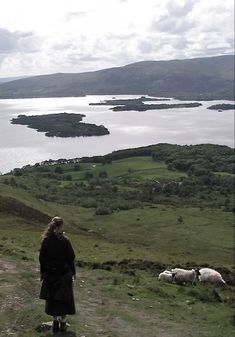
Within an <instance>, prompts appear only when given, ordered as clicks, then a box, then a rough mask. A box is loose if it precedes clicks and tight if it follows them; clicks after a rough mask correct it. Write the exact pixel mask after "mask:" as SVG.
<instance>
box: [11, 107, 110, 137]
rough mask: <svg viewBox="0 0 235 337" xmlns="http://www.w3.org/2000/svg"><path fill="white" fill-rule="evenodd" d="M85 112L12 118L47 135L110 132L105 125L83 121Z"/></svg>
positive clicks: (80, 134) (13, 122)
mask: <svg viewBox="0 0 235 337" xmlns="http://www.w3.org/2000/svg"><path fill="white" fill-rule="evenodd" d="M83 117H85V115H83V114H73V113H66V112H64V113H58V114H49V115H41V116H40V115H37V116H26V115H19V116H18V117H17V118H13V119H12V120H11V123H12V124H20V125H27V126H28V127H29V128H32V129H36V130H37V131H38V132H45V135H46V136H47V137H90V136H103V135H107V134H109V130H108V129H107V128H106V127H104V126H103V125H96V124H89V123H82V122H81V121H82V119H83Z"/></svg>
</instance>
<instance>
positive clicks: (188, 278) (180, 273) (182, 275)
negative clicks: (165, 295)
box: [171, 268, 198, 285]
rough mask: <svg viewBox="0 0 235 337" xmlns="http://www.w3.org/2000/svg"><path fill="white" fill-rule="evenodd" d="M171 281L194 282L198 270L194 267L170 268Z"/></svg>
mask: <svg viewBox="0 0 235 337" xmlns="http://www.w3.org/2000/svg"><path fill="white" fill-rule="evenodd" d="M171 272H172V276H173V281H174V282H176V283H191V284H192V285H193V284H195V281H196V279H197V275H198V272H197V271H196V270H195V269H191V270H186V269H182V268H174V269H172V270H171Z"/></svg>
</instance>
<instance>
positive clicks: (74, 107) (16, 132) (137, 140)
mask: <svg viewBox="0 0 235 337" xmlns="http://www.w3.org/2000/svg"><path fill="white" fill-rule="evenodd" d="M136 97H140V96H133V95H128V96H123V95H122V96H120V95H118V96H116V98H136ZM111 98H112V96H86V97H66V98H33V99H14V100H13V99H9V100H0V158H1V161H0V172H2V173H5V172H8V171H9V170H11V169H13V168H15V167H21V166H23V165H27V164H34V163H36V162H40V161H43V160H47V159H59V158H74V157H82V156H92V155H103V154H106V153H109V152H112V151H114V150H118V149H124V148H131V147H139V146H145V145H150V144H157V143H171V144H202V143H212V144H220V145H228V146H230V147H234V111H233V110H228V111H223V112H218V111H216V110H208V109H206V108H207V107H208V106H210V105H212V104H217V103H222V101H210V102H201V103H202V104H203V105H202V106H201V107H198V108H183V109H167V110H150V111H144V112H137V111H123V112H113V111H111V110H109V108H110V107H108V106H89V103H91V102H99V101H100V100H104V99H111ZM187 102H190V101H187ZM151 103H154V102H151ZM156 103H164V102H156ZM165 103H169V104H171V103H182V101H177V100H175V99H171V100H170V101H168V102H167V101H166V102H165ZM223 103H233V104H234V102H228V101H223ZM60 112H68V113H83V114H85V115H86V117H85V118H84V119H83V121H84V122H87V123H95V124H98V125H101V124H102V125H104V126H106V127H107V128H108V129H109V131H110V135H105V136H99V137H79V138H56V137H54V138H50V137H46V136H45V135H44V133H42V132H37V131H36V130H34V129H30V128H27V127H26V126H23V125H13V124H11V123H10V120H11V119H12V118H13V117H16V116H18V115H19V114H25V115H41V114H49V113H60Z"/></svg>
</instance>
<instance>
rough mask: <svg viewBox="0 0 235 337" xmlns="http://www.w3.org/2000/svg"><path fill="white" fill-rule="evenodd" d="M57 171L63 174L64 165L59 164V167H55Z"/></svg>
mask: <svg viewBox="0 0 235 337" xmlns="http://www.w3.org/2000/svg"><path fill="white" fill-rule="evenodd" d="M55 173H59V174H62V173H63V169H62V167H60V166H57V167H56V168H55Z"/></svg>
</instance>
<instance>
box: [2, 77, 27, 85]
mask: <svg viewBox="0 0 235 337" xmlns="http://www.w3.org/2000/svg"><path fill="white" fill-rule="evenodd" d="M26 77H27V76H14V77H0V84H1V83H6V82H12V81H15V80H19V79H21V78H26Z"/></svg>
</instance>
